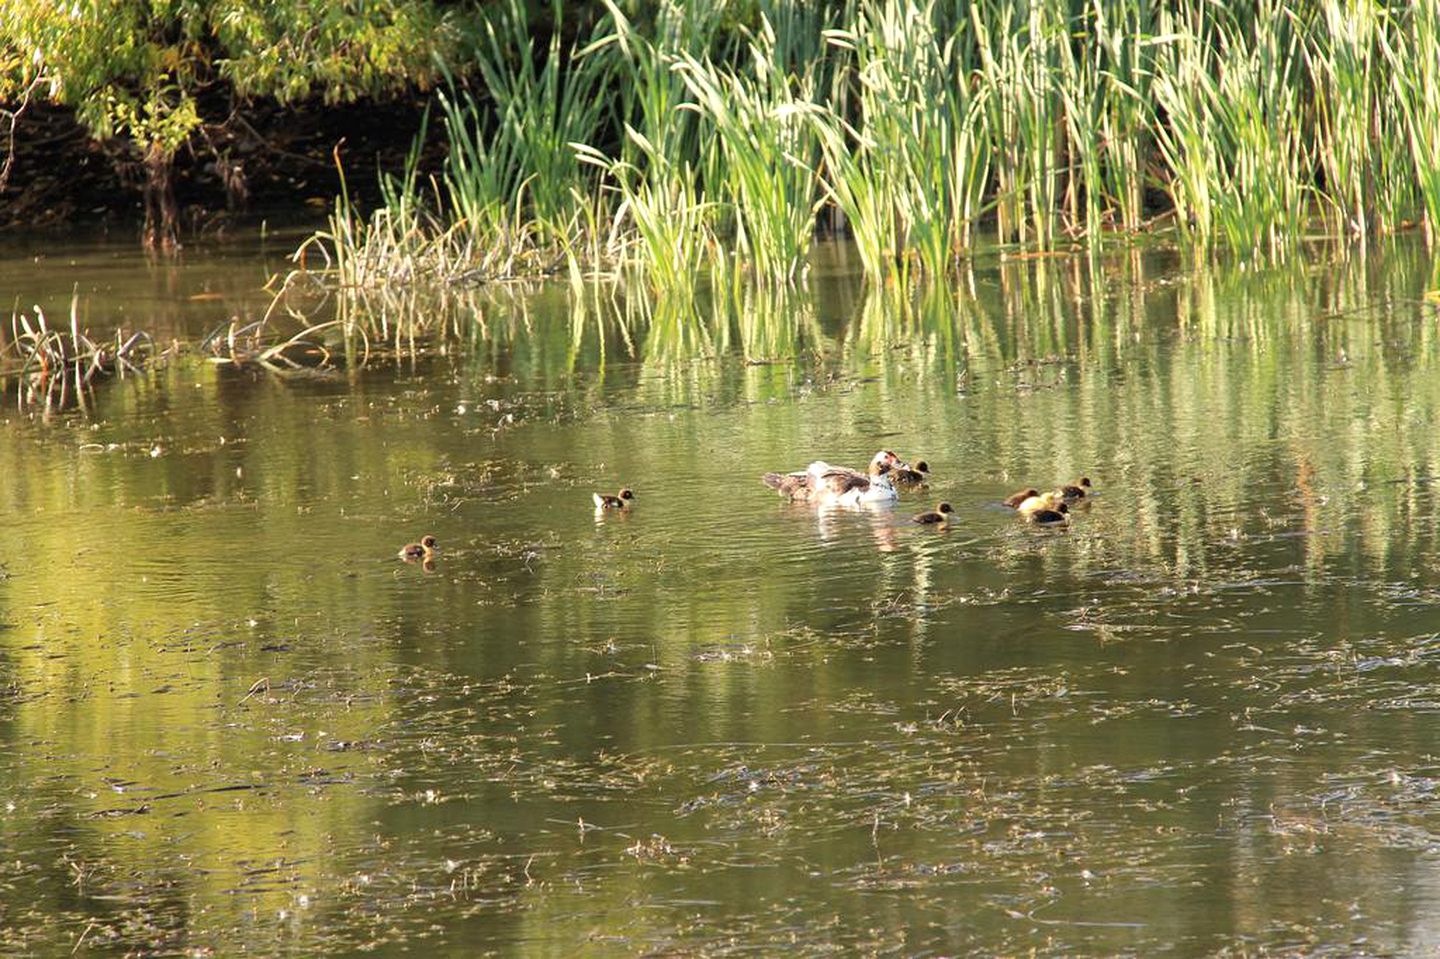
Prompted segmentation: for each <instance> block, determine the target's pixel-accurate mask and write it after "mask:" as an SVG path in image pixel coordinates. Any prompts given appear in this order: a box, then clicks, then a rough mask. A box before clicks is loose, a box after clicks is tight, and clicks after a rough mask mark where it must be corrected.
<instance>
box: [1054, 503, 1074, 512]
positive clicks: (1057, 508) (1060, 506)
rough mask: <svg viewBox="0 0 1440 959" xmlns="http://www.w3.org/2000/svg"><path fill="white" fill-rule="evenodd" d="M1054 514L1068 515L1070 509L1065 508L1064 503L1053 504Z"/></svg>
mask: <svg viewBox="0 0 1440 959" xmlns="http://www.w3.org/2000/svg"><path fill="white" fill-rule="evenodd" d="M1055 512H1057V513H1068V512H1070V507H1069V506H1066V505H1065V504H1064V503H1056V504H1055Z"/></svg>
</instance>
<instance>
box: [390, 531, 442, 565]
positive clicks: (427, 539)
mask: <svg viewBox="0 0 1440 959" xmlns="http://www.w3.org/2000/svg"><path fill="white" fill-rule="evenodd" d="M438 552H440V547H438V546H437V545H436V544H435V537H433V536H422V537H420V542H418V543H406V544H405V545H404V546H402V547H400V558H401V559H403V560H405V561H406V562H410V563H413V562H415V561H416V560H421V559H425V560H428V559H430V558H431V557H433V556H434V555H435V554H436V553H438Z"/></svg>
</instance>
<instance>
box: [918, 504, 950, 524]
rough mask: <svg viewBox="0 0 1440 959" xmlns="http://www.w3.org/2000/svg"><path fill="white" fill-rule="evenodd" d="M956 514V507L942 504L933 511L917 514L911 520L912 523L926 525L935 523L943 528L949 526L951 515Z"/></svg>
mask: <svg viewBox="0 0 1440 959" xmlns="http://www.w3.org/2000/svg"><path fill="white" fill-rule="evenodd" d="M954 512H955V507H953V506H951V505H950V504H949V503H941V504H940V505H939V506H937V507H935V508H934V509H932V510H926V511H925V512H923V513H916V514H915V515H914V516H913V517H912V518H911V522H912V523H922V524H925V525H929V524H931V523H935V524H938V525H939V526H941V527H944V526H949V525H950V514H952V513H954Z"/></svg>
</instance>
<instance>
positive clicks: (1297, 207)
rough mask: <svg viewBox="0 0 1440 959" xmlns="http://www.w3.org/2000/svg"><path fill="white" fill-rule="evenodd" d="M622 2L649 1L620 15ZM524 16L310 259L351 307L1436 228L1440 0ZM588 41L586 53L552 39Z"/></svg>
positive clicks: (1037, 0) (512, 14)
mask: <svg viewBox="0 0 1440 959" xmlns="http://www.w3.org/2000/svg"><path fill="white" fill-rule="evenodd" d="M627 11H630V12H629V13H627ZM601 13H602V15H601V16H600V17H599V19H598V21H596V22H595V23H594V24H593V27H588V28H587V29H586V30H583V31H582V30H580V29H577V28H576V27H574V26H573V25H566V24H565V22H564V20H563V16H562V9H561V5H560V4H558V3H557V4H555V5H553V6H552V8H551V9H550V11H549V21H550V29H548V31H539V32H537V31H535V30H534V29H532V26H533V25H532V23H531V21H530V20H529V19H528V18H527V13H526V9H525V6H524V4H522V3H520V2H519V0H511V2H509V3H508V4H505V5H501V6H500V7H499V8H497V10H496V12H495V13H494V14H493V16H492V19H491V21H490V23H489V26H488V28H487V29H486V30H485V31H484V32H483V35H482V36H481V37H480V38H479V40H478V42H477V44H476V49H477V53H476V55H475V62H474V64H473V70H472V71H471V72H470V74H469V76H470V77H471V78H472V81H473V82H471V83H470V85H469V86H466V85H463V84H458V83H457V84H456V85H455V86H454V87H452V89H450V90H448V91H447V92H445V93H443V94H440V95H439V96H438V97H437V104H438V111H437V112H438V117H439V121H440V122H441V123H442V124H443V130H444V136H445V140H446V142H447V144H448V154H447V160H446V163H445V166H444V169H443V170H442V171H440V172H439V173H437V174H435V175H433V176H429V177H425V176H421V175H420V174H419V172H418V169H419V167H418V153H417V154H416V156H415V158H413V159H412V162H411V163H410V164H408V165H407V167H406V169H405V170H403V171H400V172H399V173H397V174H396V175H395V176H394V177H392V178H391V179H389V180H387V181H386V183H385V191H384V192H385V201H384V203H383V205H382V206H381V208H379V209H377V210H373V211H370V212H368V213H367V214H364V215H362V214H361V212H360V211H358V210H357V209H356V207H355V206H354V204H353V203H351V201H350V199H349V197H348V196H345V195H342V196H341V197H340V198H339V199H338V200H337V203H336V210H335V213H334V215H333V216H332V218H331V222H330V224H329V226H328V227H327V228H326V229H325V230H322V231H320V232H319V233H317V234H316V236H315V237H313V238H312V239H311V241H310V242H309V243H307V244H306V245H305V246H304V247H303V248H302V249H301V251H299V252H298V253H297V258H298V259H300V260H302V261H303V263H302V267H303V268H304V269H306V270H308V271H310V272H313V273H315V274H316V275H317V276H319V277H321V278H322V279H323V280H324V282H327V283H329V284H330V285H331V286H332V287H334V288H336V289H340V290H343V291H357V290H361V289H374V288H379V287H385V286H391V287H393V286H396V285H401V284H426V285H430V286H432V287H454V286H461V285H466V284H474V283H485V282H496V281H502V280H509V279H513V278H516V277H534V276H543V275H552V274H559V275H564V276H567V277H569V279H570V280H571V281H572V282H574V283H580V282H583V281H585V280H587V279H590V278H594V277H597V276H609V277H614V276H618V275H622V274H624V275H627V276H633V277H634V278H636V279H637V280H638V281H639V282H642V283H643V284H645V285H647V286H648V287H649V288H650V289H651V290H652V291H654V292H660V291H674V290H683V289H684V288H687V287H690V288H693V287H695V286H696V285H697V284H698V283H700V282H702V280H703V282H706V283H714V284H715V285H716V286H717V287H725V286H728V285H729V284H731V283H732V282H733V281H734V279H735V278H737V277H741V276H743V277H747V278H750V279H758V280H761V281H764V282H766V283H771V284H781V285H783V284H793V283H795V282H796V281H797V280H799V279H800V277H801V276H802V275H803V273H804V270H805V268H806V264H807V262H808V254H809V249H810V244H811V243H812V241H813V239H814V237H815V236H816V235H817V232H819V231H823V230H835V231H839V232H842V233H843V234H845V235H847V236H848V237H850V238H851V239H852V240H853V241H854V244H855V247H856V249H857V251H858V254H859V259H860V262H861V263H862V265H863V269H864V271H865V273H866V274H867V276H869V277H870V278H871V279H872V280H875V281H887V280H890V279H892V278H896V277H905V276H929V277H941V276H943V275H945V274H946V273H948V272H950V271H952V270H953V269H954V268H955V265H956V264H957V263H959V262H960V261H962V260H963V259H964V258H965V257H967V256H969V255H970V254H971V253H972V252H973V251H974V249H975V246H976V244H977V242H978V239H977V238H978V237H980V236H982V235H986V234H987V231H993V233H992V234H990V235H993V236H995V237H996V238H998V240H999V242H1001V243H1002V244H1007V245H1014V246H1018V247H1020V248H1022V249H1024V250H1031V251H1045V250H1053V249H1057V248H1068V247H1070V246H1073V245H1075V244H1081V245H1084V246H1088V247H1089V248H1090V249H1091V250H1092V251H1093V250H1096V249H1099V248H1100V247H1101V246H1103V245H1104V244H1106V243H1109V242H1113V241H1115V240H1116V239H1117V238H1120V239H1123V238H1127V237H1133V236H1137V235H1142V234H1147V233H1152V232H1155V231H1157V230H1160V229H1164V230H1169V231H1173V232H1172V235H1173V236H1175V237H1176V238H1177V241H1178V242H1180V243H1182V244H1185V245H1187V246H1189V247H1192V248H1193V249H1194V251H1195V252H1196V253H1197V254H1209V253H1211V252H1215V251H1228V252H1230V253H1232V254H1234V255H1235V256H1238V257H1240V258H1242V259H1243V260H1245V261H1267V262H1273V261H1276V260H1278V259H1280V258H1282V257H1284V256H1286V255H1288V254H1289V253H1291V252H1292V251H1294V250H1295V249H1296V248H1297V247H1298V246H1299V245H1301V244H1302V243H1304V242H1305V241H1306V239H1307V237H1310V236H1314V235H1317V234H1324V235H1327V236H1350V237H1360V238H1368V237H1372V236H1376V235H1380V234H1385V233H1388V232H1394V231H1399V230H1404V229H1408V228H1410V227H1412V226H1415V225H1419V226H1420V227H1422V228H1423V229H1424V231H1425V234H1426V236H1427V237H1428V238H1431V239H1433V238H1434V236H1435V231H1436V228H1437V226H1440V0H1394V2H1373V0H1372V2H1366V3H1363V4H1360V5H1356V4H1354V3H1353V2H1350V0H1248V2H1246V3H1241V4H1222V3H1218V2H1216V0H1179V2H1176V3H1166V4H1161V3H1156V2H1153V0H1033V2H1026V3H1020V2H1018V0H977V2H975V3H959V2H955V0H843V2H836V3H829V4H819V5H815V4H803V3H800V2H799V0H766V2H761V3H753V2H745V3H741V2H739V0H731V2H721V3H717V4H708V5H703V9H702V8H697V7H696V5H687V4H683V3H680V2H679V0H656V2H655V3H653V4H651V5H649V6H647V7H645V8H644V13H643V16H641V15H640V14H635V13H634V8H632V7H629V6H626V7H625V8H623V9H622V8H621V7H619V6H617V5H615V4H614V3H609V2H607V3H606V4H605V5H604V7H603V8H601ZM565 36H572V37H577V38H578V39H576V40H575V41H574V43H573V45H569V46H567V45H566V44H565V43H564V42H562V40H561V39H560V38H561V37H565Z"/></svg>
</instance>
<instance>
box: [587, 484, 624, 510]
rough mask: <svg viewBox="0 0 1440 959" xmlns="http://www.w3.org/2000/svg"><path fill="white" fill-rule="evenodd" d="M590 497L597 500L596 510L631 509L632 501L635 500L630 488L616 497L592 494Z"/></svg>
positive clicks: (622, 490) (607, 494)
mask: <svg viewBox="0 0 1440 959" xmlns="http://www.w3.org/2000/svg"><path fill="white" fill-rule="evenodd" d="M590 495H591V497H592V498H593V499H594V500H595V508H596V509H629V508H630V501H631V500H632V499H634V498H635V494H634V493H633V492H632V491H631V490H630V487H628V486H626V487H624V488H623V489H621V490H620V492H619V493H617V494H616V495H614V496H611V495H610V494H609V493H591V494H590Z"/></svg>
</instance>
